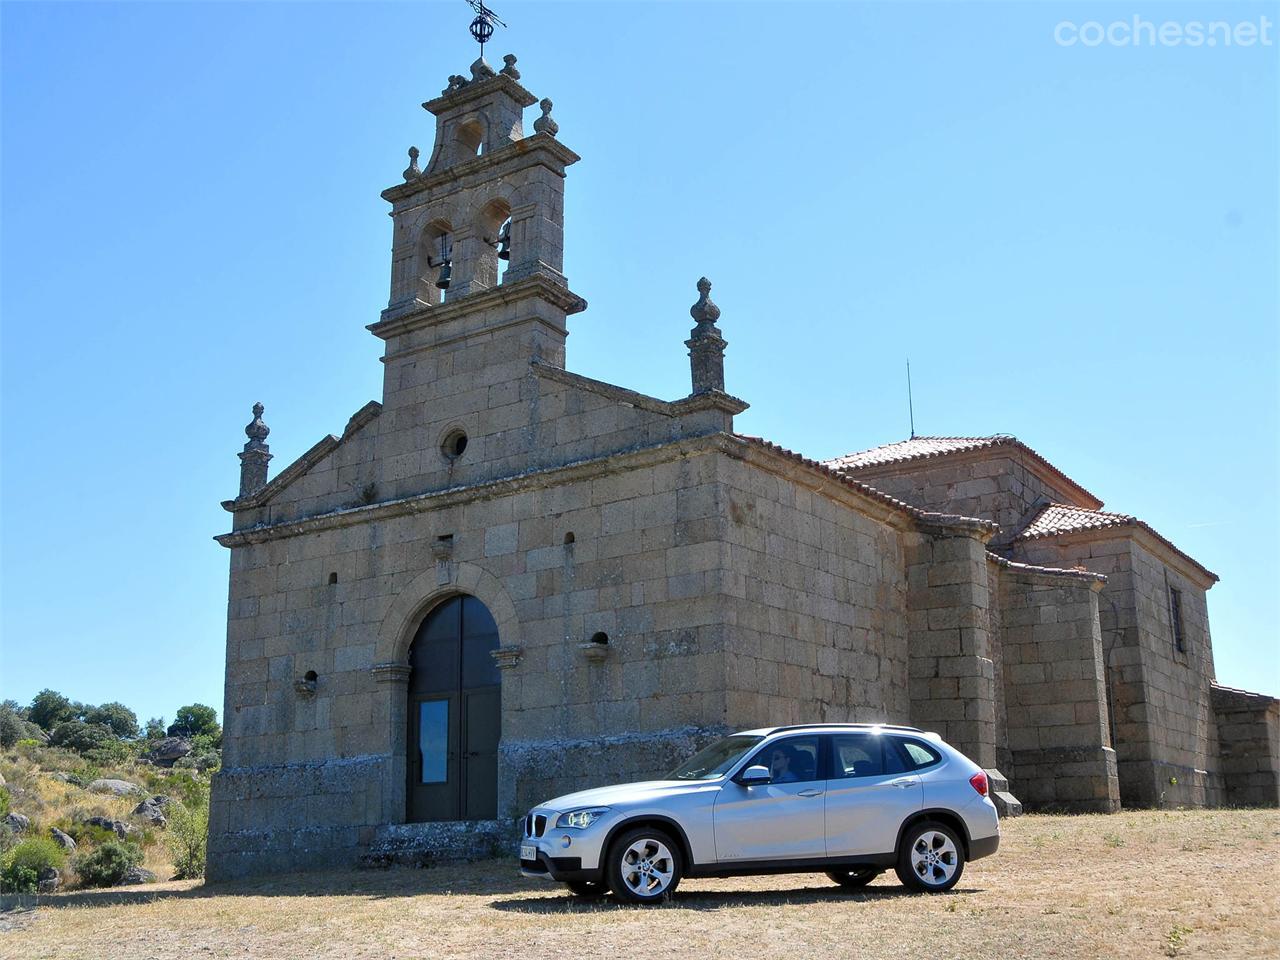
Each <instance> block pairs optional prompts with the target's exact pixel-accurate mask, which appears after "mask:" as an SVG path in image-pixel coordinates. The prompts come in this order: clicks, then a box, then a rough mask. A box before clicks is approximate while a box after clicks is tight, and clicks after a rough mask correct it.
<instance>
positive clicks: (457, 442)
mask: <svg viewBox="0 0 1280 960" xmlns="http://www.w3.org/2000/svg"><path fill="white" fill-rule="evenodd" d="M466 449H467V435H466V434H465V433H464V432H463V431H461V430H453V431H450V433H449V435H448V436H447V437H445V438H444V443H442V444H441V445H440V452H441V453H443V454H444V455H445V457H446V458H447V459H449V460H457V459H458V458H459V457H460V456H462V454H463V453H465V452H466Z"/></svg>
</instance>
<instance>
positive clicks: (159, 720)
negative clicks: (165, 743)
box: [142, 717, 168, 740]
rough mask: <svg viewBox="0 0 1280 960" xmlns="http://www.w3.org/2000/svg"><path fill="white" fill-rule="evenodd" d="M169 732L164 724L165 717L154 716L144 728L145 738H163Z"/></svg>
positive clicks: (143, 734) (143, 736)
mask: <svg viewBox="0 0 1280 960" xmlns="http://www.w3.org/2000/svg"><path fill="white" fill-rule="evenodd" d="M166 736H168V733H167V732H166V730H165V726H164V717H152V718H151V719H150V720H148V721H147V725H146V726H145V727H144V728H143V730H142V738H143V739H144V740H163V739H164V738H165V737H166Z"/></svg>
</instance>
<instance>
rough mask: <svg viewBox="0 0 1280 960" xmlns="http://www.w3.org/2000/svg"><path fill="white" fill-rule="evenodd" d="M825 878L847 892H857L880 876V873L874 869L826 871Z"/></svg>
mask: <svg viewBox="0 0 1280 960" xmlns="http://www.w3.org/2000/svg"><path fill="white" fill-rule="evenodd" d="M827 876H828V877H830V878H831V879H832V881H834V882H835V883H838V884H840V886H842V887H844V888H845V889H847V890H857V889H858V888H859V887H865V886H866V885H867V884H868V883H870V882H871V881H872V880H874V879H875V878H876V877H878V876H880V871H879V870H877V869H875V868H874V867H867V868H865V869H862V870H828V871H827Z"/></svg>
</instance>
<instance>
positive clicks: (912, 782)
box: [889, 777, 920, 789]
mask: <svg viewBox="0 0 1280 960" xmlns="http://www.w3.org/2000/svg"><path fill="white" fill-rule="evenodd" d="M919 783H920V781H919V779H918V778H916V777H907V778H906V779H905V780H890V781H889V786H891V787H902V788H904V789H905V788H907V787H914V786H918V785H919Z"/></svg>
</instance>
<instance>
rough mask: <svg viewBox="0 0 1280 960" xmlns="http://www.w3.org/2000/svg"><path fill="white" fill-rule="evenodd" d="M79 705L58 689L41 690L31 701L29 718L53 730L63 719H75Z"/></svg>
mask: <svg viewBox="0 0 1280 960" xmlns="http://www.w3.org/2000/svg"><path fill="white" fill-rule="evenodd" d="M78 706H79V705H78V704H75V703H72V702H71V701H70V700H68V699H67V698H66V697H64V696H63V695H62V694H60V693H58V692H57V691H56V690H48V689H45V690H41V691H40V692H39V693H37V694H36V695H35V698H34V699H33V700H32V701H31V708H30V709H29V710H28V711H27V719H28V720H30V721H31V722H32V723H34V724H36V725H38V726H41V727H43V728H44V729H46V730H48V731H50V732H52V731H53V728H54V727H56V726H57V725H58V724H60V723H61V722H62V721H64V720H71V719H73V718H74V717H75V715H76V712H77V710H76V708H77V707H78Z"/></svg>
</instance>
